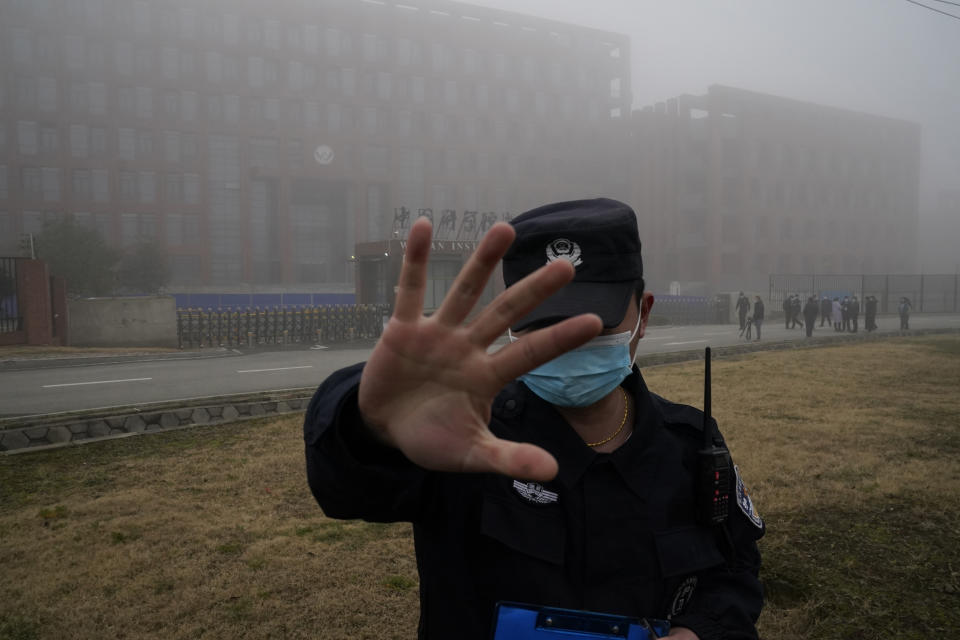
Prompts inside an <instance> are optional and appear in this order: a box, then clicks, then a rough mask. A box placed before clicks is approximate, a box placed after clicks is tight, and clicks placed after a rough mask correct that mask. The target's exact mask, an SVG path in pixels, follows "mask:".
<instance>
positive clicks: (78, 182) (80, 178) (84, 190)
mask: <svg viewBox="0 0 960 640" xmlns="http://www.w3.org/2000/svg"><path fill="white" fill-rule="evenodd" d="M90 195H91V183H90V170H89V169H74V170H73V197H74V198H75V199H77V200H82V201H87V200H90Z"/></svg>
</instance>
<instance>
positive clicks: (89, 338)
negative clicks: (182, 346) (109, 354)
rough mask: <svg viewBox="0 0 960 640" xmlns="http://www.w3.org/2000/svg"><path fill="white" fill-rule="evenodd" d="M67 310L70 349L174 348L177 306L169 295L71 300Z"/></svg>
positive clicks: (175, 342) (175, 344)
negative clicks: (72, 347) (71, 347)
mask: <svg viewBox="0 0 960 640" xmlns="http://www.w3.org/2000/svg"><path fill="white" fill-rule="evenodd" d="M68 310H69V314H68V315H69V318H70V330H69V333H70V344H71V346H75V347H174V348H176V346H177V307H176V300H175V299H174V298H173V297H172V296H148V297H142V298H88V299H85V300H71V301H70V302H69V303H68Z"/></svg>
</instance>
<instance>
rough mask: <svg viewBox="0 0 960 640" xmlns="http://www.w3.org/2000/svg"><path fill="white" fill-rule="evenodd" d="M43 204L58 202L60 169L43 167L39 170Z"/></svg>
mask: <svg viewBox="0 0 960 640" xmlns="http://www.w3.org/2000/svg"><path fill="white" fill-rule="evenodd" d="M40 178H41V182H42V189H43V201H44V202H59V201H60V169H59V168H56V167H44V168H43V169H41V170H40Z"/></svg>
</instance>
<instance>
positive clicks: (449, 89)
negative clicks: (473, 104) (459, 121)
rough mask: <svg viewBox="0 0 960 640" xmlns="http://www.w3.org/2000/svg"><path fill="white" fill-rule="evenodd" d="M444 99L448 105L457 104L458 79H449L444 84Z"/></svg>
mask: <svg viewBox="0 0 960 640" xmlns="http://www.w3.org/2000/svg"><path fill="white" fill-rule="evenodd" d="M443 101H444V102H445V103H446V105H447V106H448V107H455V106H456V105H457V81H456V80H447V81H445V82H444V84H443Z"/></svg>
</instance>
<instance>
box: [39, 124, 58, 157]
mask: <svg viewBox="0 0 960 640" xmlns="http://www.w3.org/2000/svg"><path fill="white" fill-rule="evenodd" d="M59 148H60V136H59V135H58V134H57V130H56V129H55V128H53V127H41V128H40V152H41V153H56V152H57V151H58V150H59Z"/></svg>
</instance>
